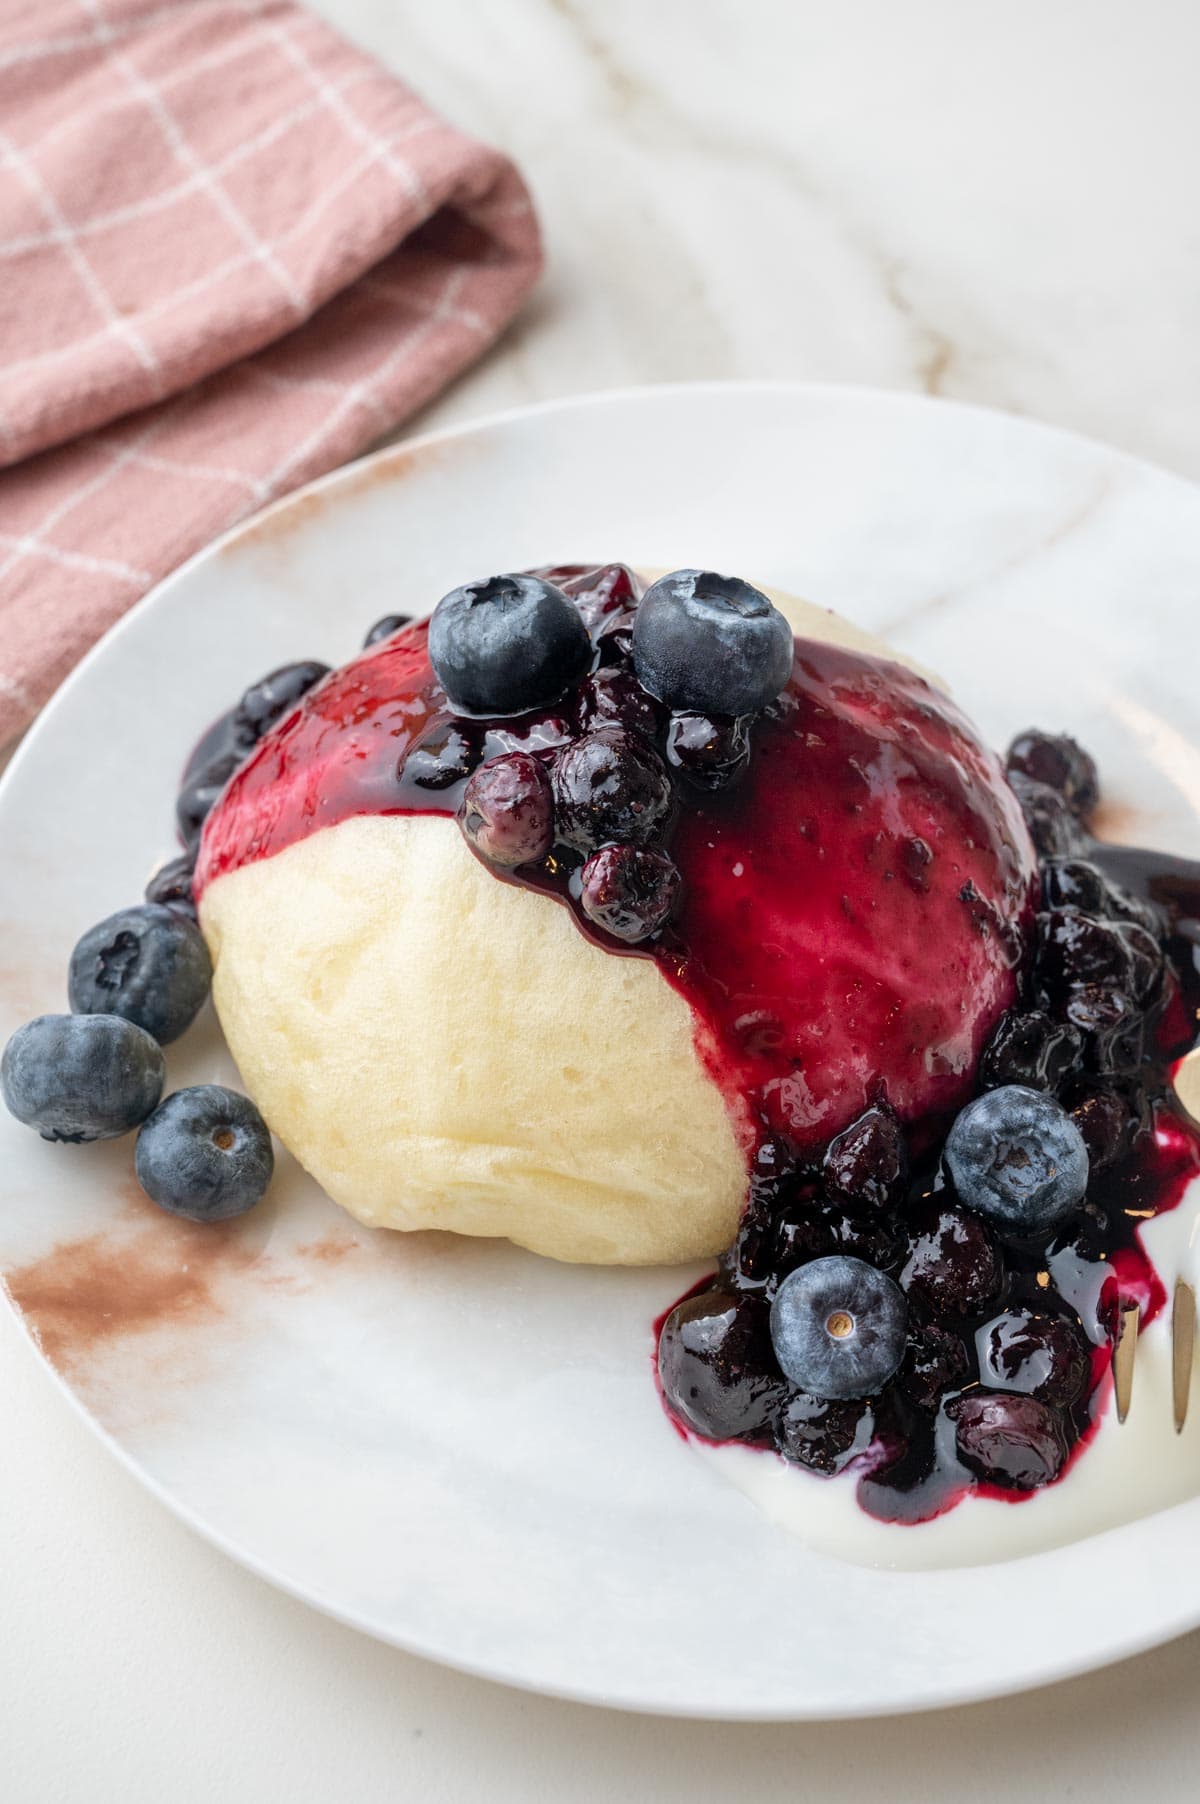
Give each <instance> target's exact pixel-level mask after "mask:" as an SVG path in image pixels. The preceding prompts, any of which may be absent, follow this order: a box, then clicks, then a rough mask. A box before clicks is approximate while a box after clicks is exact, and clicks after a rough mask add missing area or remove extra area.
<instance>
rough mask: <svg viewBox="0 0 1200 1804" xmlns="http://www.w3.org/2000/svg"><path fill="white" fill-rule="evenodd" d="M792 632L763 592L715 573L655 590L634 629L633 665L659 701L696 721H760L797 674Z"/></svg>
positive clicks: (677, 579) (675, 575)
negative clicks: (716, 717) (703, 717)
mask: <svg viewBox="0 0 1200 1804" xmlns="http://www.w3.org/2000/svg"><path fill="white" fill-rule="evenodd" d="M793 655H794V644H793V640H792V629H791V627H790V626H789V625H788V623H787V621H786V620H785V619H784V617H783V615H782V614H781V613H780V612H779V609H778V608H776V607H773V606H772V604H771V603H770V602H769V601H768V600H767V598H766V596H765V595H764V594H762V592H761V591H760V590H758V589H754V588H751V586H750V584H749V583H746V582H743V581H742V580H741V578H740V577H736V576H718V575H717V574H716V572H715V571H712V570H674V571H672V572H671V574H670V575H669V576H662V577H660V578H659V579H658V581H657V582H656V583H652V584H651V585H650V587H649V588H648V589H647V590H646V593H645V595H643V597H642V601H641V605H640V607H639V608H638V611H637V615H636V617H635V620H634V626H633V664H634V669H635V670H636V671H637V673H638V677H639V679H640V680H641V682H642V683H643V684H644V686H645V687H646V688H647V689H648V690H649V691H650V693H651V695H656V696H657V697H658V699H659V700H660V701H663V702H666V704H667V706H668V707H670V708H674V709H678V710H679V711H681V712H684V713H690V714H725V715H740V714H757V713H759V712H760V711H761V710H762V709H763V708H765V707H767V706H769V704H770V703H771V702H773V701H774V700H775V697H776V696H777V695H778V694H779V693H780V691H781V690H782V689H783V688H784V687H785V685H786V683H787V680H788V678H789V677H790V676H791V674H792V658H793Z"/></svg>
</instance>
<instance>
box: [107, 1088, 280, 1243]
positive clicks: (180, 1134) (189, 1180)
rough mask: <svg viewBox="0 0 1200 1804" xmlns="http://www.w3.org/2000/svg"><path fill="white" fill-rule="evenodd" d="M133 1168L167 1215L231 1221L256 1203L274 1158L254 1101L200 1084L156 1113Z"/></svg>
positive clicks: (145, 1129) (179, 1092)
mask: <svg viewBox="0 0 1200 1804" xmlns="http://www.w3.org/2000/svg"><path fill="white" fill-rule="evenodd" d="M134 1169H135V1171H136V1172H137V1178H138V1183H139V1184H140V1185H141V1186H142V1189H143V1190H144V1191H145V1192H146V1195H147V1196H148V1197H149V1198H150V1199H151V1201H153V1202H156V1203H157V1204H158V1205H159V1207H160V1208H161V1209H166V1210H168V1211H169V1213H170V1214H172V1215H185V1216H186V1217H187V1218H188V1220H189V1221H204V1222H211V1221H227V1220H228V1219H229V1217H230V1216H232V1215H244V1214H245V1213H246V1211H247V1209H252V1208H253V1207H254V1205H255V1203H257V1202H258V1200H259V1198H260V1197H261V1196H262V1195H263V1193H264V1192H265V1190H266V1188H267V1185H268V1184H269V1183H270V1182H271V1174H272V1173H273V1171H274V1169H275V1154H274V1152H273V1151H272V1148H271V1136H270V1134H269V1133H268V1132H267V1125H266V1122H265V1121H264V1120H263V1118H262V1116H261V1115H260V1114H259V1112H258V1110H257V1109H256V1108H255V1106H254V1104H253V1103H252V1102H251V1101H250V1099H249V1097H247V1096H239V1095H238V1093H237V1091H236V1090H227V1089H225V1087H224V1086H223V1085H222V1084H197V1085H195V1086H194V1087H193V1088H191V1089H189V1090H176V1091H175V1092H174V1094H173V1095H171V1096H168V1097H167V1100H166V1101H165V1102H164V1103H160V1105H159V1107H158V1108H157V1109H155V1111H154V1113H153V1115H151V1117H150V1119H149V1120H148V1121H147V1122H146V1123H145V1125H144V1127H143V1128H142V1130H141V1132H140V1133H139V1134H138V1137H137V1151H136V1153H135V1155H134Z"/></svg>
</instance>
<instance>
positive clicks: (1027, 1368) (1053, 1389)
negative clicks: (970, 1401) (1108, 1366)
mask: <svg viewBox="0 0 1200 1804" xmlns="http://www.w3.org/2000/svg"><path fill="white" fill-rule="evenodd" d="M975 1347H976V1351H977V1353H978V1356H979V1375H980V1377H981V1378H982V1380H983V1382H984V1384H986V1385H990V1386H992V1387H993V1388H994V1389H996V1390H1003V1391H1021V1392H1023V1393H1024V1394H1025V1395H1027V1396H1030V1397H1037V1398H1038V1399H1039V1401H1041V1402H1042V1403H1053V1404H1057V1405H1058V1406H1059V1407H1060V1408H1063V1409H1065V1408H1069V1406H1070V1405H1071V1404H1072V1403H1074V1402H1075V1401H1076V1399H1077V1398H1078V1396H1079V1393H1080V1391H1081V1390H1082V1389H1083V1387H1084V1384H1085V1382H1086V1381H1087V1376H1088V1373H1089V1371H1090V1369H1091V1355H1090V1353H1089V1350H1088V1345H1087V1342H1086V1341H1085V1340H1084V1338H1083V1334H1082V1332H1081V1331H1080V1329H1078V1328H1077V1327H1075V1325H1074V1324H1073V1323H1072V1322H1069V1321H1068V1320H1067V1318H1066V1317H1065V1316H1061V1315H1049V1314H1047V1313H1045V1312H1044V1311H1042V1310H1038V1309H1009V1310H1006V1311H1005V1313H1004V1314H1003V1315H998V1316H997V1317H996V1319H995V1321H993V1322H988V1323H987V1324H986V1325H985V1326H984V1327H982V1328H981V1329H980V1330H979V1332H978V1334H977V1335H976V1336H975Z"/></svg>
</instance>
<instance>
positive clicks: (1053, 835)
mask: <svg viewBox="0 0 1200 1804" xmlns="http://www.w3.org/2000/svg"><path fill="white" fill-rule="evenodd" d="M1008 780H1009V783H1010V784H1011V786H1012V792H1013V794H1014V795H1015V796H1016V798H1017V801H1018V802H1019V803H1020V804H1021V813H1022V814H1023V815H1024V816H1025V825H1026V826H1027V827H1028V829H1029V837H1030V839H1031V840H1032V841H1033V844H1034V848H1035V850H1036V851H1037V854H1038V857H1039V858H1069V857H1070V856H1071V855H1072V854H1073V853H1075V852H1078V851H1080V850H1082V849H1083V848H1084V847H1085V846H1086V843H1087V836H1086V834H1085V833H1084V831H1083V829H1082V827H1081V826H1080V824H1079V822H1078V821H1077V820H1076V818H1075V816H1074V815H1073V814H1072V812H1071V810H1070V809H1069V808H1068V806H1067V804H1066V802H1064V800H1063V798H1062V797H1061V796H1060V795H1059V793H1058V791H1057V789H1051V787H1050V785H1049V784H1048V783H1039V782H1037V780H1036V779H1035V778H1033V777H1027V776H1025V775H1024V773H1023V772H1021V771H1019V770H1014V771H1010V772H1009V777H1008Z"/></svg>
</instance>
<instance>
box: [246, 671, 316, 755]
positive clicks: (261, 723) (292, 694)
mask: <svg viewBox="0 0 1200 1804" xmlns="http://www.w3.org/2000/svg"><path fill="white" fill-rule="evenodd" d="M328 675H329V666H328V664H318V663H317V662H316V660H315V659H313V658H306V659H304V661H303V662H302V663H299V664H283V665H281V666H280V668H279V669H278V670H272V671H271V672H270V674H269V675H268V676H265V677H262V678H260V680H259V681H258V682H257V683H252V684H251V685H250V687H249V689H247V691H246V693H245V695H243V697H242V699H241V701H240V702H239V703H238V705H237V714H236V719H237V722H238V725H239V726H240V727H241V729H242V730H243V731H245V732H252V733H253V735H254V737H255V738H256V739H261V738H262V736H263V734H264V733H267V732H269V731H270V729H271V728H272V727H273V726H274V725H275V723H276V721H279V720H282V719H283V717H284V715H285V714H290V713H291V711H292V709H293V708H294V707H295V706H296V703H297V702H298V701H300V699H301V698H302V697H303V696H305V695H307V694H308V692H309V690H310V689H313V688H315V687H316V685H317V684H318V683H319V682H320V681H321V678H322V677H327V676H328Z"/></svg>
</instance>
